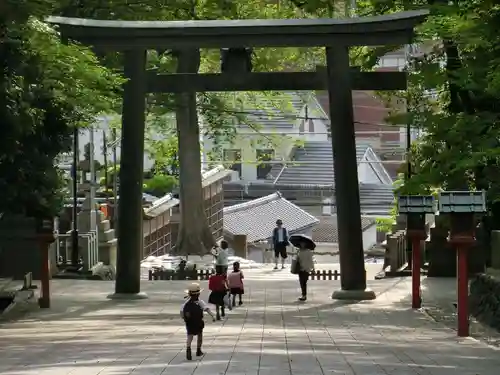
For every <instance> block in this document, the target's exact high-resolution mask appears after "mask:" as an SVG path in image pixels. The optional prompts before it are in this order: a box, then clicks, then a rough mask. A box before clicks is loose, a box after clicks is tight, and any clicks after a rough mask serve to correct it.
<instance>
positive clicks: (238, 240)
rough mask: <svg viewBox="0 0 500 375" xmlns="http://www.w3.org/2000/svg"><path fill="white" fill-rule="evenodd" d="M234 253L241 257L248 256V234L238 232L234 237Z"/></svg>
mask: <svg viewBox="0 0 500 375" xmlns="http://www.w3.org/2000/svg"><path fill="white" fill-rule="evenodd" d="M233 250H234V255H235V256H237V257H241V258H245V259H247V258H248V251H247V236H246V235H245V234H236V235H235V236H234V237H233Z"/></svg>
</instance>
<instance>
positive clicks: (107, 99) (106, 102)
mask: <svg viewBox="0 0 500 375" xmlns="http://www.w3.org/2000/svg"><path fill="white" fill-rule="evenodd" d="M54 5H56V1H55V0H54V1H47V2H31V1H7V2H3V3H2V9H1V10H2V11H0V29H1V33H0V35H1V36H0V38H1V40H0V64H1V65H2V75H1V76H0V117H1V118H2V137H0V175H1V176H2V178H1V179H0V192H1V196H2V199H1V200H0V212H9V213H17V214H26V215H30V216H53V215H56V214H58V213H59V209H60V208H61V203H62V198H63V195H62V194H63V188H64V183H63V179H62V176H61V173H60V171H59V170H58V168H57V167H56V166H55V165H54V164H55V162H54V161H55V158H56V157H57V156H58V155H59V154H60V153H62V152H67V151H69V150H70V146H71V137H72V133H73V128H74V127H78V126H84V125H85V124H88V123H90V122H92V121H93V120H94V116H95V115H96V114H98V113H99V112H102V111H109V110H110V108H111V107H112V106H113V105H114V100H115V99H117V97H116V94H117V93H119V88H120V85H121V83H122V81H121V79H119V77H118V76H117V75H115V74H113V73H112V72H110V71H109V70H107V69H104V68H102V67H101V66H99V64H98V63H97V60H96V58H95V56H94V55H93V54H92V53H91V52H90V51H89V50H88V49H86V48H83V47H81V46H77V45H73V44H67V45H66V44H63V43H61V42H60V39H59V36H58V35H57V34H56V33H55V32H54V30H52V29H51V28H49V27H48V26H47V25H46V24H44V23H42V22H40V21H38V18H37V17H43V16H45V15H47V14H50V13H51V12H52V10H53V8H52V6H54Z"/></svg>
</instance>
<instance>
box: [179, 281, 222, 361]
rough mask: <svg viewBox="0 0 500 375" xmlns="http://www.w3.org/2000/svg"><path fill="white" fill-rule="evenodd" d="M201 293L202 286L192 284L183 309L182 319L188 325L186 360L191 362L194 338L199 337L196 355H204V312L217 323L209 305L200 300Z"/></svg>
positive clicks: (187, 291)
mask: <svg viewBox="0 0 500 375" xmlns="http://www.w3.org/2000/svg"><path fill="white" fill-rule="evenodd" d="M201 291H202V289H201V288H200V284H198V283H192V284H191V285H190V286H189V288H188V289H187V290H186V293H187V294H188V296H187V298H186V301H185V302H184V303H183V304H182V307H181V317H182V319H183V320H184V323H185V324H186V333H187V340H186V358H187V359H188V360H189V361H190V360H191V359H193V356H192V354H191V343H192V342H193V338H194V336H197V342H196V355H197V356H198V357H200V356H202V355H203V354H204V353H203V352H202V350H201V345H202V343H203V328H204V327H205V322H204V321H203V312H207V313H208V314H209V315H210V316H211V317H212V320H213V321H214V322H215V316H214V314H213V313H212V312H211V311H210V309H209V307H208V306H207V304H206V303H205V302H204V301H202V300H201V299H200V293H201Z"/></svg>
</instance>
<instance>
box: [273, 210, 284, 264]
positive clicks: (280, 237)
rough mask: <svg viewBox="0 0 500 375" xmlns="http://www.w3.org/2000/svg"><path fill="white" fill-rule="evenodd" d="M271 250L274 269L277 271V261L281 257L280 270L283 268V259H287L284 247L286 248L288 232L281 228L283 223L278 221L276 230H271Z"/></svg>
mask: <svg viewBox="0 0 500 375" xmlns="http://www.w3.org/2000/svg"><path fill="white" fill-rule="evenodd" d="M272 243H273V249H274V260H275V265H274V269H275V270H277V269H278V261H279V258H280V257H281V269H284V268H285V259H286V258H287V251H286V247H287V246H288V231H287V230H286V228H285V227H284V226H283V222H282V221H281V220H280V219H278V220H276V228H274V230H273V237H272Z"/></svg>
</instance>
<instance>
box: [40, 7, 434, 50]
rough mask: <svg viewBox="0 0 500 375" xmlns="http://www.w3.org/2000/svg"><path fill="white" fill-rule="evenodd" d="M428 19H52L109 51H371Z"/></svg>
mask: <svg viewBox="0 0 500 375" xmlns="http://www.w3.org/2000/svg"><path fill="white" fill-rule="evenodd" d="M428 14H429V12H428V11H427V10H416V11H407V12H400V13H393V14H388V15H382V16H375V17H357V18H348V19H331V18H323V19H267V20H208V21H104V20H93V19H81V18H66V17H50V18H49V19H48V20H47V21H48V22H49V23H52V24H57V25H59V27H60V30H61V33H62V36H63V37H65V38H68V39H72V40H76V41H79V42H81V43H84V44H88V45H92V46H95V47H104V48H108V49H116V50H123V49H135V48H138V49H158V48H165V49H175V48H224V47H307V46H310V47H323V46H332V45H339V44H343V45H346V46H370V45H386V44H406V43H410V42H411V39H412V37H413V33H414V31H413V29H414V27H415V26H416V25H418V24H419V23H421V22H422V21H423V20H424V19H425V17H426V16H427V15H428Z"/></svg>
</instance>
